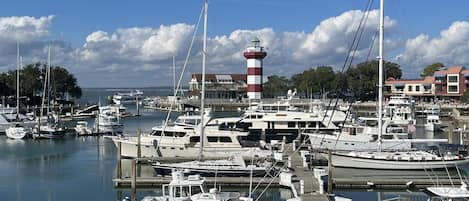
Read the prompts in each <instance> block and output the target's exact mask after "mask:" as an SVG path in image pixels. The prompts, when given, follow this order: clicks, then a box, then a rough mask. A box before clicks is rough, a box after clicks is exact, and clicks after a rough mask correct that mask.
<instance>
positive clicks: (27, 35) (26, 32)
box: [0, 15, 54, 43]
mask: <svg viewBox="0 0 469 201" xmlns="http://www.w3.org/2000/svg"><path fill="white" fill-rule="evenodd" d="M53 18H54V16H53V15H49V16H44V17H40V18H34V17H29V16H21V17H16V16H15V17H2V18H0V33H1V35H0V40H13V41H20V42H22V43H27V42H31V41H35V40H38V39H41V38H43V37H46V36H49V34H50V33H49V28H50V25H51V23H52V19H53Z"/></svg>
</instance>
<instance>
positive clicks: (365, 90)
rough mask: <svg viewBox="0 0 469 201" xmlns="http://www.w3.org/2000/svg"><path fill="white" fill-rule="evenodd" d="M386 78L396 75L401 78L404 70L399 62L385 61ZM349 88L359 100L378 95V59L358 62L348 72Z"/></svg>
mask: <svg viewBox="0 0 469 201" xmlns="http://www.w3.org/2000/svg"><path fill="white" fill-rule="evenodd" d="M384 71H385V75H384V79H387V78H389V77H394V78H397V79H399V78H400V77H401V76H402V71H401V69H400V66H399V64H396V63H392V62H385V66H384ZM346 75H347V83H348V86H349V90H350V91H351V92H353V93H354V95H355V96H356V98H358V99H359V100H372V99H375V97H376V96H377V87H376V86H377V84H378V61H376V60H373V61H366V62H363V63H359V64H357V65H356V66H355V67H354V68H351V69H349V70H348V71H347V72H346Z"/></svg>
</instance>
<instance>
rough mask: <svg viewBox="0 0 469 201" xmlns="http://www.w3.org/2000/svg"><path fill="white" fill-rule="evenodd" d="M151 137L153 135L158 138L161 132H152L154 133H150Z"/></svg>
mask: <svg viewBox="0 0 469 201" xmlns="http://www.w3.org/2000/svg"><path fill="white" fill-rule="evenodd" d="M151 135H153V136H160V135H161V131H159V130H154V131H153V132H152V133H151Z"/></svg>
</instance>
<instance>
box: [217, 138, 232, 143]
mask: <svg viewBox="0 0 469 201" xmlns="http://www.w3.org/2000/svg"><path fill="white" fill-rule="evenodd" d="M220 142H232V141H231V138H230V137H220Z"/></svg>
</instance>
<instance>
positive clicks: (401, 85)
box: [394, 83, 404, 87]
mask: <svg viewBox="0 0 469 201" xmlns="http://www.w3.org/2000/svg"><path fill="white" fill-rule="evenodd" d="M394 87H404V84H403V83H397V84H394Z"/></svg>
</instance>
